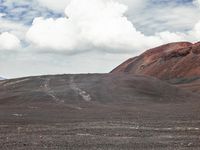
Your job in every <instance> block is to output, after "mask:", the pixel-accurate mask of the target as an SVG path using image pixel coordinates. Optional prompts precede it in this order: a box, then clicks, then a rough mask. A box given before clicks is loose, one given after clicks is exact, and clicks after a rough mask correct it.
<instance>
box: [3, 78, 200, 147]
mask: <svg viewBox="0 0 200 150" xmlns="http://www.w3.org/2000/svg"><path fill="white" fill-rule="evenodd" d="M199 100H200V98H199V97H198V96H197V95H195V94H192V93H189V92H186V91H184V90H180V89H178V88H176V87H173V86H171V85H169V84H167V83H165V82H162V81H160V80H157V79H155V78H152V77H145V76H133V75H129V74H85V75H57V76H38V77H27V78H20V79H12V80H5V81H0V132H1V133H2V134H1V135H0V146H1V147H2V148H4V149H13V148H14V149H44V148H47V149H159V150H160V149H178V148H181V149H190V148H191V149H198V148H199V146H200V145H199V141H198V140H199V134H200V129H199V127H200V121H199V120H200V115H199V114H200V109H199V108H200V101H199Z"/></svg>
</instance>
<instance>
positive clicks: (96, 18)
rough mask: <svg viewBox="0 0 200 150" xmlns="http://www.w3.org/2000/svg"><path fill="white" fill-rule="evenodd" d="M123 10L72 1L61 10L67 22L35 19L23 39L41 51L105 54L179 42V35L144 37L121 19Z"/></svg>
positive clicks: (96, 0) (100, 2)
mask: <svg viewBox="0 0 200 150" xmlns="http://www.w3.org/2000/svg"><path fill="white" fill-rule="evenodd" d="M126 10H127V7H126V5H124V4H121V3H118V2H114V1H109V0H107V1H105V0H92V1H90V2H89V1H88V0H81V1H80V0H72V1H71V3H70V4H69V5H68V7H67V8H66V9H65V14H66V16H68V17H69V18H67V17H66V18H59V19H55V20H54V19H52V18H50V19H43V18H36V19H35V20H34V21H33V24H32V26H31V28H30V29H29V31H28V32H27V38H28V40H29V41H30V42H31V43H32V44H33V45H35V46H38V47H39V48H42V49H55V50H65V51H77V50H91V49H101V50H108V51H109V52H119V51H120V52H126V51H130V50H131V51H132V50H136V49H137V50H138V49H144V48H149V47H152V46H157V45H159V44H163V43H164V42H171V41H173V40H176V41H179V40H182V38H181V37H180V35H178V34H176V33H170V32H168V31H167V32H162V33H157V34H156V35H154V36H145V35H144V34H143V33H141V32H139V31H137V30H136V28H135V27H134V25H133V24H132V23H131V22H130V21H129V20H128V19H127V17H126V16H125V15H124V13H125V12H126Z"/></svg>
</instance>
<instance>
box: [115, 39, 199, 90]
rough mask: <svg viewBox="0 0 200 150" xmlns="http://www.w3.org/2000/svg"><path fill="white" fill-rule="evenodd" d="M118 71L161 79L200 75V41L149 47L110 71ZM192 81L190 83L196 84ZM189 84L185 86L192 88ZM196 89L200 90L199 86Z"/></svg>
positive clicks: (188, 77)
mask: <svg viewBox="0 0 200 150" xmlns="http://www.w3.org/2000/svg"><path fill="white" fill-rule="evenodd" d="M119 72H126V73H131V74H138V75H149V76H154V77H157V78H159V79H161V80H172V79H181V78H186V79H191V78H194V77H200V43H196V44H192V43H189V42H177V43H170V44H166V45H162V46H159V47H156V48H153V49H150V50H148V51H146V52H145V53H143V54H141V55H140V56H137V57H134V58H131V59H129V60H127V61H126V62H124V63H123V64H121V65H120V66H118V67H117V68H115V69H114V70H113V71H112V72H111V73H119ZM192 82H193V83H191V84H196V83H195V82H194V81H192ZM188 84H189V83H188V82H187V85H188ZM191 84H189V86H187V87H188V88H191V87H192V89H193V88H194V87H193V86H192V85H191ZM181 87H182V86H181ZM184 87H186V85H185V86H184ZM193 90H194V89H193ZM193 90H192V91H193ZM196 90H197V86H196V85H195V91H196ZM198 90H199V91H200V87H199V86H198ZM198 90H197V91H198Z"/></svg>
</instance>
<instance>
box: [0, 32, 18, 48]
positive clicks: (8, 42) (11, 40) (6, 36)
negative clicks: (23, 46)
mask: <svg viewBox="0 0 200 150" xmlns="http://www.w3.org/2000/svg"><path fill="white" fill-rule="evenodd" d="M19 47H20V40H19V39H18V38H17V37H16V36H15V35H13V34H11V33H8V32H4V33H2V34H0V50H14V49H17V48H19Z"/></svg>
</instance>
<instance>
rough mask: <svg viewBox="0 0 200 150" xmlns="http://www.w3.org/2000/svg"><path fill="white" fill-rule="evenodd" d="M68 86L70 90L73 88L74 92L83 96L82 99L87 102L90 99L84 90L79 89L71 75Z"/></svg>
mask: <svg viewBox="0 0 200 150" xmlns="http://www.w3.org/2000/svg"><path fill="white" fill-rule="evenodd" d="M69 86H70V88H71V89H72V90H74V91H75V92H76V93H78V94H79V95H80V96H81V97H82V98H83V100H84V101H86V102H89V101H91V100H92V98H91V96H90V94H88V93H87V92H86V91H84V90H82V89H80V88H79V87H78V86H77V84H76V83H75V82H74V77H73V76H71V77H70V85H69Z"/></svg>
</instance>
